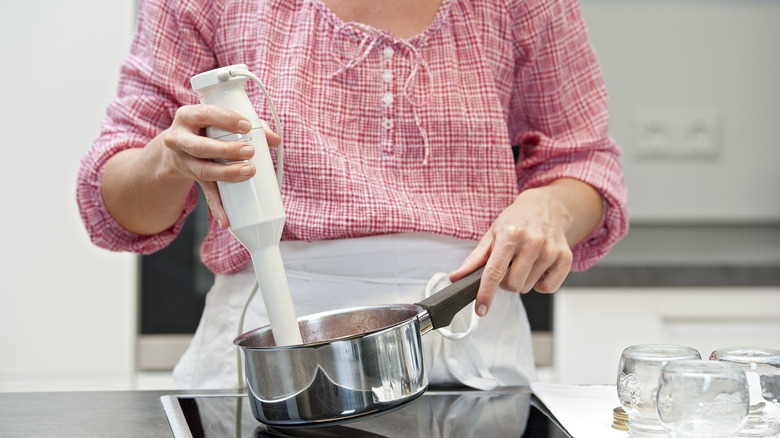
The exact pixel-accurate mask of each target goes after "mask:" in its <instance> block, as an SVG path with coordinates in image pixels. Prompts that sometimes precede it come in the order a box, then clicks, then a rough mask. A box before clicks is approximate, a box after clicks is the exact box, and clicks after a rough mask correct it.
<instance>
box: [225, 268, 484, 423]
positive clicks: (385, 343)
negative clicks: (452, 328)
mask: <svg viewBox="0 0 780 438" xmlns="http://www.w3.org/2000/svg"><path fill="white" fill-rule="evenodd" d="M481 277H482V268H480V269H477V270H476V271H474V272H472V273H471V274H469V275H467V276H465V277H463V278H461V279H459V280H458V281H456V282H454V283H453V284H451V285H449V286H447V287H445V288H444V289H442V290H441V291H439V292H437V293H435V294H433V295H431V296H430V297H428V298H426V299H425V300H423V301H421V302H420V303H419V304H394V305H382V306H369V307H361V308H353V309H345V310H338V311H331V312H325V313H319V314H315V315H310V316H306V317H302V318H299V319H298V326H299V329H300V331H301V336H302V338H303V342H304V343H303V344H301V345H292V346H282V347H277V346H276V344H275V342H274V338H273V333H272V331H271V327H270V326H265V327H261V328H259V329H256V330H253V331H250V332H247V333H245V334H243V335H241V336H239V337H238V338H236V339H235V341H234V343H235V344H236V345H238V346H239V347H241V350H242V351H243V353H244V363H245V367H244V369H245V375H246V383H247V389H248V392H249V396H250V403H251V406H252V413H253V414H254V416H255V418H257V419H258V420H259V421H261V422H263V423H265V424H270V425H276V426H302V425H313V424H322V423H333V422H344V421H350V420H353V419H355V418H356V417H359V416H363V415H370V414H374V413H377V412H381V411H385V410H389V409H393V408H396V407H398V406H400V405H402V404H404V403H407V402H409V401H411V400H414V399H415V398H417V397H419V396H420V395H421V394H422V393H423V392H424V391H425V389H426V388H427V386H428V379H427V377H426V375H425V369H424V368H425V367H424V364H423V353H422V351H423V350H422V339H421V336H422V334H423V333H425V332H428V331H430V330H431V329H434V328H440V327H445V326H447V325H449V324H450V322H451V321H452V318H453V317H454V316H455V314H456V313H457V312H458V311H460V310H461V309H462V308H463V307H465V306H466V304H468V303H470V302H471V301H474V299H475V298H476V295H477V289H478V288H479V282H480V280H481Z"/></svg>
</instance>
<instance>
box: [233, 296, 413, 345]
mask: <svg viewBox="0 0 780 438" xmlns="http://www.w3.org/2000/svg"><path fill="white" fill-rule="evenodd" d="M392 309H405V310H411V311H413V312H414V313H413V314H412V315H411V316H410V317H409V318H406V319H404V320H401V321H398V322H395V323H393V324H389V325H386V326H383V327H378V328H376V329H373V330H369V331H365V332H361V333H353V334H350V335H345V336H339V337H336V338H331V339H327V340H322V341H315V342H308V343H303V344H295V345H283V346H276V345H274V346H267V347H266V346H259V347H258V346H251V345H250V346H247V345H242V342H246V341H247V340H249V339H251V338H252V337H254V336H256V335H257V334H259V333H261V332H267V331H270V330H271V326H270V324H266V325H264V326H261V327H257V328H254V329H252V330H249V331H247V332H245V333H242V334H241V335H239V336H238V337H236V338H235V339H234V340H233V344H234V345H236V346H238V347H241V349H242V350H250V351H267V350H291V349H301V348H317V347H321V346H323V345H330V344H333V343H336V342H341V341H351V340H354V339H357V338H363V337H368V336H371V335H375V334H377V333H381V332H385V331H387V330H393V329H395V328H396V327H399V326H401V325H405V324H408V323H409V322H410V321H412V320H419V318H420V315H422V314H424V313H426V312H427V311H426V310H425V309H424V308H422V307H420V306H419V305H417V304H377V305H370V306H363V307H349V308H345V309H336V310H327V311H324V312H318V313H312V314H309V315H305V316H301V317H299V318H298V324H300V323H301V322H306V321H310V320H314V319H320V318H324V317H330V316H334V315H340V314H347V313H354V312H358V311H370V310H392Z"/></svg>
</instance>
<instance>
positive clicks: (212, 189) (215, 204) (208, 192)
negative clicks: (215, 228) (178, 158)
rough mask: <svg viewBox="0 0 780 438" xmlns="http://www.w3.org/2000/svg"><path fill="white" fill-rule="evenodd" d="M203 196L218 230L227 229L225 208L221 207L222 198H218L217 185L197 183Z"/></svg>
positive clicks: (213, 183) (228, 224) (203, 182)
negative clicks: (217, 225)
mask: <svg viewBox="0 0 780 438" xmlns="http://www.w3.org/2000/svg"><path fill="white" fill-rule="evenodd" d="M198 183H199V184H200V187H201V189H203V194H204V195H205V197H206V204H207V205H208V206H209V210H210V211H211V215H212V216H214V219H216V220H217V223H218V224H219V227H220V228H227V227H229V226H230V220H229V219H228V216H227V213H226V212H225V208H224V207H223V206H222V198H221V197H220V196H219V189H218V188H217V183H215V182H211V181H199V182H198Z"/></svg>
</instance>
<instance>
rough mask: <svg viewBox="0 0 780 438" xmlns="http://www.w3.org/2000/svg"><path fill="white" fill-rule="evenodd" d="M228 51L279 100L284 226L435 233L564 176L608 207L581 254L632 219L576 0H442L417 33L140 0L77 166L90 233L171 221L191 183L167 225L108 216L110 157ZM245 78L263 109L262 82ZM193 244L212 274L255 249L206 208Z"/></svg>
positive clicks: (313, 236) (618, 233) (191, 0)
mask: <svg viewBox="0 0 780 438" xmlns="http://www.w3.org/2000/svg"><path fill="white" fill-rule="evenodd" d="M230 64H247V65H248V66H249V69H250V70H251V71H253V72H254V73H255V74H257V75H258V76H259V77H260V78H261V80H262V81H263V82H264V84H265V85H266V87H267V88H268V90H269V92H270V94H271V96H272V98H273V100H274V103H275V105H276V108H277V110H278V112H279V114H280V118H281V121H282V124H283V129H284V137H285V169H284V175H285V179H284V184H283V187H282V197H283V200H284V205H285V210H286V213H287V223H286V228H285V231H284V235H283V238H284V239H298V240H306V241H315V240H322V239H341V238H350V237H361V236H369V235H376V234H384V233H406V232H426V233H438V234H443V235H448V236H453V237H456V238H462V239H475V240H476V239H478V238H479V237H480V236H481V235H482V234H483V233H485V232H486V231H487V229H488V228H489V226H490V224H491V222H492V221H493V220H494V219H495V218H496V217H497V215H498V214H499V213H500V212H501V211H502V210H503V209H504V208H505V207H507V206H508V205H509V204H510V203H511V202H512V201H513V199H514V198H515V197H516V196H517V194H518V193H519V191H520V190H525V189H528V188H532V187H538V186H542V185H545V184H548V183H549V182H551V181H553V180H555V179H558V178H563V177H568V178H576V179H579V180H582V181H585V182H587V183H589V184H591V185H592V186H594V187H595V188H596V189H598V190H599V191H600V193H601V194H602V196H603V198H604V200H605V204H604V205H605V207H606V208H605V215H604V218H603V220H602V223H601V225H600V226H599V227H598V229H596V230H595V231H594V232H593V233H592V235H591V236H589V237H588V238H587V239H586V240H585V241H583V242H582V243H580V244H579V245H577V247H576V248H574V264H573V266H572V268H573V269H574V270H582V269H586V268H588V267H590V266H591V265H593V264H594V263H595V262H596V261H597V260H598V259H599V258H600V257H601V256H603V255H604V254H605V253H606V252H607V251H608V250H609V249H610V248H611V247H612V245H613V244H614V243H615V242H616V241H617V240H619V239H620V238H621V237H622V236H623V235H624V234H625V233H626V231H627V227H628V225H627V224H628V215H627V211H626V189H625V185H624V181H623V174H622V170H621V166H620V162H619V161H618V156H619V149H618V148H617V147H616V145H615V144H614V142H613V141H612V139H611V138H610V137H609V135H608V129H607V123H608V115H607V93H606V89H605V86H604V83H603V79H602V75H601V72H600V69H599V67H598V65H597V61H596V57H595V55H594V51H593V49H592V47H591V45H590V43H589V41H588V37H587V32H586V28H585V23H584V22H583V18H582V16H581V12H580V9H579V4H578V2H577V1H575V0H443V1H442V4H441V7H440V8H439V11H438V13H437V15H436V16H435V18H434V20H433V22H432V23H431V24H430V26H429V27H428V28H427V29H425V30H424V31H423V32H422V33H420V34H419V35H417V36H415V37H413V38H410V39H400V38H397V37H395V36H394V35H392V34H390V33H388V32H385V31H381V30H376V29H372V28H369V27H365V26H361V27H360V29H358V28H356V26H355V24H354V23H345V22H343V21H342V20H340V19H339V18H338V17H337V16H336V15H334V14H333V13H332V12H331V11H330V10H329V9H328V8H327V7H325V5H324V4H323V3H322V2H321V0H211V1H209V0H187V1H185V0H167V1H166V0H147V1H142V2H141V8H140V15H139V23H138V32H137V34H136V36H135V38H134V41H133V43H132V47H131V52H130V56H129V57H128V58H127V59H126V61H125V62H124V64H123V65H122V70H121V78H120V82H119V90H118V96H117V98H116V100H114V101H113V102H112V103H111V104H110V106H109V108H108V111H107V117H106V119H105V121H104V123H103V129H102V132H101V134H100V136H99V138H98V139H97V140H96V141H95V143H94V144H93V145H92V147H91V148H90V149H89V150H88V152H87V153H86V154H85V156H84V158H83V160H82V167H81V170H80V172H79V176H78V189H77V198H78V202H79V205H80V208H81V214H82V218H83V221H84V223H85V225H86V227H87V230H88V232H89V234H90V237H91V239H92V240H93V242H95V243H96V244H97V245H99V246H101V247H104V248H108V249H111V250H117V251H133V252H136V253H141V254H147V253H151V252H154V251H157V250H159V249H161V248H163V247H164V246H166V245H168V244H169V243H170V242H171V241H172V240H173V239H174V238H175V237H176V235H177V234H178V232H179V230H180V228H181V226H182V225H183V223H184V220H185V218H186V217H187V216H188V215H189V214H190V213H191V212H192V210H193V209H194V207H195V205H196V203H197V191H196V188H195V187H193V189H192V191H191V193H190V195H189V198H188V202H187V205H186V209H185V211H183V212H182V216H181V218H180V220H179V221H178V222H177V223H176V224H175V225H174V226H173V227H171V228H170V229H169V230H167V231H165V232H162V233H160V234H157V235H153V236H142V235H138V234H134V233H131V232H128V231H127V230H125V229H123V228H122V227H121V226H120V225H119V224H118V223H117V222H116V221H115V220H114V219H113V218H112V217H111V216H110V215H109V213H108V211H107V210H106V207H105V204H104V203H103V200H102V197H101V192H100V187H101V178H102V170H103V168H104V165H105V163H106V160H108V159H109V158H110V157H111V156H112V155H113V154H115V153H117V152H119V151H121V150H123V149H126V148H131V147H143V146H144V145H146V144H147V143H148V142H149V140H150V139H152V138H153V137H154V136H155V135H157V134H158V133H159V132H160V131H161V130H163V129H165V128H167V127H169V126H170V124H171V122H172V120H173V117H174V113H175V111H176V109H177V108H179V107H180V106H182V105H186V104H193V103H197V97H196V96H195V94H194V93H193V92H192V91H191V88H190V85H189V78H190V77H191V76H193V75H195V74H197V73H200V72H203V71H206V70H210V69H213V68H216V67H220V66H226V65H230ZM247 89H248V92H249V94H250V98H251V99H252V101H253V102H254V103H255V105H256V108H257V112H258V114H259V115H260V117H261V118H265V119H267V120H270V119H271V115H270V112H269V111H268V108H267V106H266V103H265V101H264V99H263V97H262V94H261V93H260V92H259V90H258V89H257V87H255V86H253V85H252V84H251V82H250V83H249V85H248V87H247ZM513 145H514V146H517V147H516V148H515V149H516V151H515V152H517V156H516V157H514V156H513V150H512V146H513ZM201 258H202V260H203V262H204V263H205V264H206V266H207V267H208V268H209V269H211V270H212V271H213V272H215V273H230V272H235V271H238V270H240V269H242V268H243V267H244V266H246V265H247V264H249V262H250V257H249V254H248V253H247V251H246V250H245V249H244V248H243V247H242V246H241V245H240V244H239V243H238V242H237V241H236V240H235V239H234V238H233V237H232V236H231V235H230V233H229V232H228V231H227V230H222V229H219V228H218V226H217V224H216V223H215V221H214V220H213V218H209V231H208V235H207V237H206V239H205V241H204V243H203V245H202V247H201Z"/></svg>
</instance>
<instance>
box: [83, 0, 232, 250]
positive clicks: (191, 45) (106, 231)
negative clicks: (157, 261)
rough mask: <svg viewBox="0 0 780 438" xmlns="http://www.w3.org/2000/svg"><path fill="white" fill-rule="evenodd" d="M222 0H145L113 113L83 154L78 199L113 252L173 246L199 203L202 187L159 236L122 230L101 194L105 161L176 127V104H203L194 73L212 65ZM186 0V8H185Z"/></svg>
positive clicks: (95, 237)
mask: <svg viewBox="0 0 780 438" xmlns="http://www.w3.org/2000/svg"><path fill="white" fill-rule="evenodd" d="M218 3H219V2H208V1H193V2H172V1H165V0H150V1H142V2H141V5H140V12H139V17H138V27H137V31H136V34H135V37H134V39H133V42H132V46H131V49H130V54H129V56H128V57H127V58H126V59H125V61H124V62H123V64H122V66H121V71H120V80H119V85H118V90H117V97H116V99H114V101H112V102H111V103H110V104H109V106H108V109H107V111H106V118H105V119H104V121H103V123H102V127H101V133H100V135H99V137H98V138H97V139H96V141H95V142H94V143H93V144H92V146H91V147H90V148H89V149H88V150H87V152H86V153H85V154H84V156H83V157H82V160H81V167H80V169H79V173H78V177H77V185H76V200H77V203H78V206H79V210H80V214H81V218H82V221H83V223H84V225H85V227H86V229H87V232H88V234H89V236H90V239H91V240H92V242H93V243H95V244H96V245H98V246H100V247H102V248H106V249H109V250H112V251H131V252H136V253H139V254H148V253H152V252H155V251H157V250H159V249H161V248H163V247H165V246H167V245H168V244H169V243H170V242H171V241H172V240H173V239H174V238H175V237H176V236H177V235H178V233H179V231H180V230H181V227H182V226H183V225H184V221H185V219H186V217H187V216H188V215H189V214H190V213H191V212H192V211H193V210H194V208H195V206H196V204H197V201H198V192H197V188H196V187H195V185H193V187H192V190H191V191H190V193H189V194H188V197H187V200H186V203H185V207H184V209H183V211H182V213H181V217H180V218H179V219H178V221H177V222H176V223H175V224H174V225H173V226H172V227H170V228H169V229H168V230H165V231H163V232H161V233H159V234H155V235H139V234H136V233H132V232H130V231H128V230H126V229H125V228H123V227H122V226H121V225H120V224H119V223H118V222H117V221H116V220H115V219H114V218H113V217H112V216H111V214H110V213H109V212H108V210H107V208H106V205H105V202H104V201H103V197H102V191H101V186H102V180H103V171H104V168H105V164H106V162H107V161H108V160H109V159H110V158H111V157H112V156H114V155H115V154H116V153H118V152H120V151H123V150H125V149H128V148H141V147H144V146H146V144H148V143H149V141H150V140H151V139H152V138H154V137H155V136H157V135H158V134H159V133H160V132H162V131H163V130H164V129H166V128H167V127H169V126H170V124H171V122H172V121H173V118H174V115H175V113H176V110H177V109H178V108H179V107H181V106H183V105H187V104H193V103H196V97H195V95H194V94H193V93H192V91H191V89H190V88H189V78H190V77H191V76H192V74H193V72H201V71H205V70H208V69H211V68H213V67H214V66H215V65H216V61H215V60H214V57H213V55H212V53H211V51H210V50H209V49H208V41H209V40H210V38H211V37H212V36H211V29H210V27H209V26H210V25H209V23H214V22H216V21H217V19H215V18H214V17H215V16H216V15H218V14H219V8H218ZM183 5H186V6H183Z"/></svg>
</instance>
